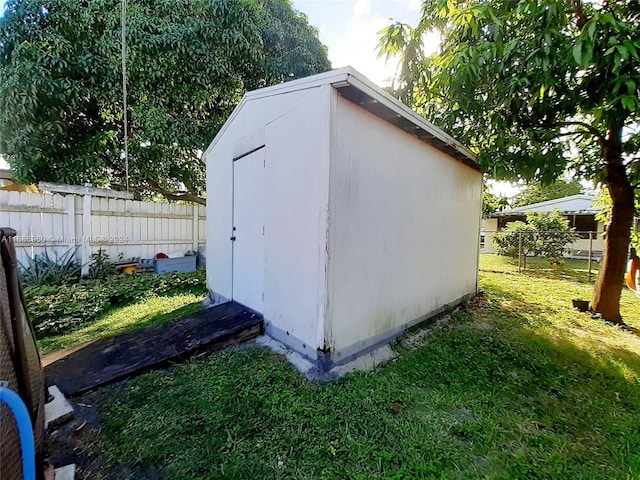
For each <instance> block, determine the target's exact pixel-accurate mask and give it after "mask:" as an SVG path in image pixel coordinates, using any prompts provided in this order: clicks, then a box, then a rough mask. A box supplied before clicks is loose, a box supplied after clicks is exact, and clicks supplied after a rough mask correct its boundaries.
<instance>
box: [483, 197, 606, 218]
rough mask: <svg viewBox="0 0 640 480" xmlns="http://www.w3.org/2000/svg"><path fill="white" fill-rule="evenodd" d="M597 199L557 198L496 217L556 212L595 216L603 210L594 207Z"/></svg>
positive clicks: (502, 213) (524, 206)
mask: <svg viewBox="0 0 640 480" xmlns="http://www.w3.org/2000/svg"><path fill="white" fill-rule="evenodd" d="M596 198H597V197H596V196H595V195H585V194H577V195H570V196H568V197H562V198H556V199H554V200H547V201H545V202H538V203H532V204H530V205H523V206H522V207H518V208H513V209H509V210H505V211H504V212H501V213H498V214H496V215H495V216H496V217H505V216H515V215H525V214H527V213H528V212H552V211H554V210H560V211H561V212H562V213H564V214H576V215H579V214H582V215H593V214H596V213H598V212H599V211H600V210H602V209H601V208H596V207H594V202H595V201H596Z"/></svg>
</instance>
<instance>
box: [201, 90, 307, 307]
mask: <svg viewBox="0 0 640 480" xmlns="http://www.w3.org/2000/svg"><path fill="white" fill-rule="evenodd" d="M318 95H320V88H318V87H316V88H310V89H308V90H301V91H297V92H291V93H287V94H283V95H274V96H272V97H266V98H260V99H256V100H252V101H248V102H246V103H245V104H244V105H241V106H240V107H239V109H238V110H237V111H236V112H234V115H233V116H232V117H231V121H230V123H229V124H228V128H227V129H226V130H225V132H224V134H222V136H221V137H220V138H218V139H216V143H215V145H213V146H212V148H211V150H209V151H208V154H207V156H206V160H207V198H208V201H207V207H206V208H207V255H206V259H207V285H208V287H209V290H210V291H212V292H215V293H216V294H219V295H222V296H223V297H225V298H227V299H231V298H233V291H232V272H233V251H232V242H231V241H230V237H231V229H232V227H233V225H232V223H233V162H232V159H233V158H234V157H235V156H238V155H239V154H241V153H243V152H240V151H239V150H240V149H245V150H246V151H247V152H248V151H249V150H250V149H251V148H255V147H258V146H260V145H258V144H256V142H257V143H260V139H261V138H263V136H262V135H261V134H260V132H261V131H263V130H264V128H265V126H266V125H268V124H269V123H271V122H273V121H274V120H275V119H277V118H279V117H281V116H282V115H285V114H286V113H287V112H288V111H290V110H293V109H295V108H297V107H298V106H299V105H300V104H302V103H304V102H306V101H307V100H308V99H309V98H311V97H313V96H318ZM244 153H246V152H244Z"/></svg>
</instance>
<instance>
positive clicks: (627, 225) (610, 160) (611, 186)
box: [592, 128, 635, 324]
mask: <svg viewBox="0 0 640 480" xmlns="http://www.w3.org/2000/svg"><path fill="white" fill-rule="evenodd" d="M621 132H622V128H612V129H611V130H609V132H608V135H607V139H606V140H605V142H604V148H603V150H604V152H603V153H604V160H605V168H606V178H605V183H606V185H607V188H608V190H609V194H610V195H611V220H610V222H609V226H608V227H607V234H606V235H607V236H606V241H605V247H604V256H603V258H602V266H601V268H600V274H599V275H598V279H597V281H596V286H595V289H594V292H593V302H592V309H593V310H594V311H595V312H598V313H600V314H601V315H602V318H604V319H605V320H608V321H610V322H614V323H618V324H622V323H624V322H623V321H622V317H621V316H620V295H621V293H622V288H623V287H624V273H625V270H626V265H627V256H628V255H627V252H628V249H629V239H630V233H631V225H632V224H633V217H634V214H635V209H634V196H633V187H632V186H631V185H630V183H629V179H628V178H627V173H626V170H625V166H624V165H623V163H622V156H621V145H620V135H621Z"/></svg>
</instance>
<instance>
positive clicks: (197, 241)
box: [191, 204, 200, 252]
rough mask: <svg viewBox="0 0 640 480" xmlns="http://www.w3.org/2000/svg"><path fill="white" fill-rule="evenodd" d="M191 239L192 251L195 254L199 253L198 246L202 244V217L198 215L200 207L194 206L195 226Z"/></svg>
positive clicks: (193, 226)
mask: <svg viewBox="0 0 640 480" xmlns="http://www.w3.org/2000/svg"><path fill="white" fill-rule="evenodd" d="M191 232H192V233H191V239H192V242H193V246H192V248H191V249H192V250H193V251H194V252H197V251H198V245H199V244H200V239H199V238H198V235H199V234H200V216H199V215H198V205H197V204H193V225H192V230H191Z"/></svg>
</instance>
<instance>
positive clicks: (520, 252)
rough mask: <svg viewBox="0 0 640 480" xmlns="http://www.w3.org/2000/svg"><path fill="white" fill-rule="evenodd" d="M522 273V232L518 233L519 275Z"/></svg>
mask: <svg viewBox="0 0 640 480" xmlns="http://www.w3.org/2000/svg"><path fill="white" fill-rule="evenodd" d="M521 271H522V232H519V233H518V273H520V272H521Z"/></svg>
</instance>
